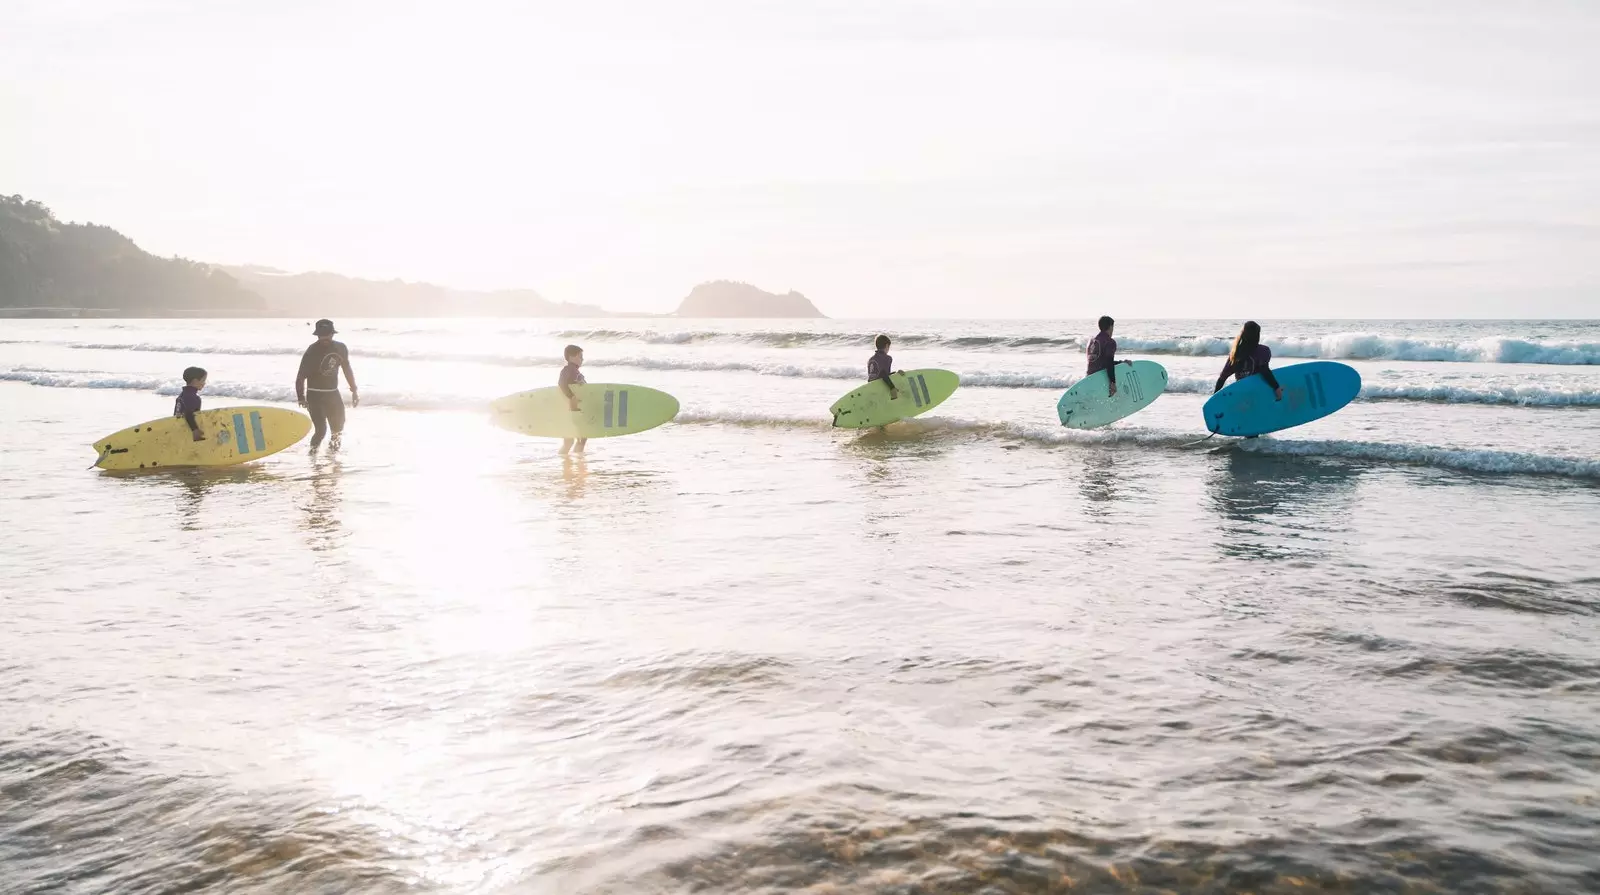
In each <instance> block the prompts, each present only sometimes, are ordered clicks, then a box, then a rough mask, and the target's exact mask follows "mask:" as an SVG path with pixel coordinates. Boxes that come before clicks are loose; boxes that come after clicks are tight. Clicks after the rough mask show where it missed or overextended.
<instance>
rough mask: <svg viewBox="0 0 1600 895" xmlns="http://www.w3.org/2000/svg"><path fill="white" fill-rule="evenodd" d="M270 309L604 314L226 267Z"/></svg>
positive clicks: (532, 296) (439, 289)
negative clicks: (258, 295) (261, 298)
mask: <svg viewBox="0 0 1600 895" xmlns="http://www.w3.org/2000/svg"><path fill="white" fill-rule="evenodd" d="M223 269H224V270H226V271H227V272H228V273H230V274H232V275H233V276H235V277H237V278H238V279H239V281H240V282H242V283H244V284H245V285H246V286H248V287H249V288H250V289H252V290H254V291H255V292H257V293H259V294H260V295H261V296H262V297H263V298H265V299H266V302H267V306H268V308H270V309H271V311H272V313H276V314H288V315H293V316H313V317H332V316H344V317H605V316H609V315H608V314H607V312H606V311H604V310H602V309H600V308H597V307H595V306H593V305H576V304H568V303H565V302H553V301H550V300H549V299H547V298H545V297H544V296H542V295H540V294H539V293H537V292H534V291H533V290H531V289H507V290H502V291H497V292H473V291H470V290H465V289H451V288H449V287H447V286H435V285H434V284H432V283H408V282H405V281H403V280H360V279H355V278H352V277H346V276H342V275H340V274H336V273H297V274H292V273H286V272H284V271H281V270H275V269H273V268H271V267H259V266H255V265H246V266H242V267H225V268H223Z"/></svg>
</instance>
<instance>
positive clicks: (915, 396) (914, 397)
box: [906, 376, 922, 407]
mask: <svg viewBox="0 0 1600 895" xmlns="http://www.w3.org/2000/svg"><path fill="white" fill-rule="evenodd" d="M906 384H907V385H909V386H911V401H912V403H914V404H916V405H917V406H918V407H921V406H922V395H921V394H920V393H919V392H918V391H917V381H916V380H915V379H912V378H911V377H910V376H907V377H906Z"/></svg>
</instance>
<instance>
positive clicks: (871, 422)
mask: <svg viewBox="0 0 1600 895" xmlns="http://www.w3.org/2000/svg"><path fill="white" fill-rule="evenodd" d="M890 380H891V381H892V382H894V387H895V388H896V389H898V390H899V391H900V397H898V398H894V399H890V397H889V387H888V386H887V385H884V384H883V381H882V380H879V381H877V382H869V383H867V384H866V385H863V386H861V387H860V388H858V389H856V390H855V391H853V392H851V393H850V394H848V395H845V396H844V397H843V398H840V399H839V400H837V401H835V402H833V406H832V407H830V408H828V410H829V411H831V412H832V413H833V424H834V425H835V426H838V427H839V428H841V429H866V428H870V427H872V426H887V425H889V424H890V423H893V422H897V421H899V420H905V419H910V418H912V417H914V416H920V415H921V414H924V413H927V412H928V411H930V410H932V409H933V408H935V407H938V406H939V405H940V404H941V403H943V402H944V399H946V398H948V397H950V396H951V395H952V394H955V390H956V387H957V386H959V385H960V384H961V377H959V376H957V375H956V374H954V373H952V372H950V371H949V370H903V371H900V372H898V373H895V374H893V375H892V376H891V377H890Z"/></svg>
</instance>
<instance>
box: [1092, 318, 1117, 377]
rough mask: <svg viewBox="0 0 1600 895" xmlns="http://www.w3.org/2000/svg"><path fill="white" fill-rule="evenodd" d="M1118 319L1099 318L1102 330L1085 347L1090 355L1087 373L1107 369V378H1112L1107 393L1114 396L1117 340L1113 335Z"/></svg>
mask: <svg viewBox="0 0 1600 895" xmlns="http://www.w3.org/2000/svg"><path fill="white" fill-rule="evenodd" d="M1116 326H1117V321H1115V320H1112V319H1111V318H1110V317H1101V318H1100V320H1099V327H1100V331H1099V332H1097V333H1095V334H1094V338H1092V339H1090V340H1089V344H1088V345H1087V346H1086V347H1085V348H1084V353H1085V354H1086V355H1088V359H1089V369H1088V372H1087V373H1086V374H1085V375H1087V376H1093V375H1094V374H1096V373H1098V372H1100V371H1101V370H1104V371H1106V378H1107V379H1109V380H1110V386H1109V387H1108V389H1107V393H1108V394H1109V395H1111V396H1113V397H1115V396H1116V394H1117V340H1116V339H1114V338H1112V337H1111V333H1112V332H1113V331H1115V329H1116Z"/></svg>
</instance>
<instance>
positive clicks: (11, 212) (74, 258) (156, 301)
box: [0, 196, 264, 316]
mask: <svg viewBox="0 0 1600 895" xmlns="http://www.w3.org/2000/svg"><path fill="white" fill-rule="evenodd" d="M263 307H264V302H263V301H262V300H261V296H259V295H257V294H255V293H254V292H251V291H250V290H249V289H246V288H245V287H244V286H242V285H240V284H239V281H238V280H236V279H234V278H233V277H231V276H229V275H228V274H226V273H224V272H222V271H220V270H218V269H216V268H214V267H212V266H210V265H208V264H197V263H195V262H193V261H187V260H185V259H182V258H157V257H156V256H154V255H152V254H150V253H149V252H146V251H144V250H143V249H141V248H139V247H138V246H137V245H135V244H134V242H133V240H131V239H129V238H128V237H126V236H123V235H122V234H121V233H118V232H117V231H115V230H113V229H111V228H110V227H102V226H99V225H97V224H69V223H62V222H61V221H59V220H57V219H56V216H55V215H54V214H52V213H51V211H50V209H49V208H47V207H45V206H44V205H43V204H42V203H40V202H37V201H34V200H30V199H24V198H22V197H21V196H0V314H4V315H6V316H18V315H28V314H40V315H50V316H56V315H60V314H64V313H79V312H81V310H85V309H86V310H90V311H94V312H99V313H106V314H120V315H129V316H132V315H138V314H161V313H163V312H178V313H185V312H190V313H192V312H196V311H200V310H205V311H220V312H223V313H236V314H237V313H260V312H261V310H262V308H263Z"/></svg>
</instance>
